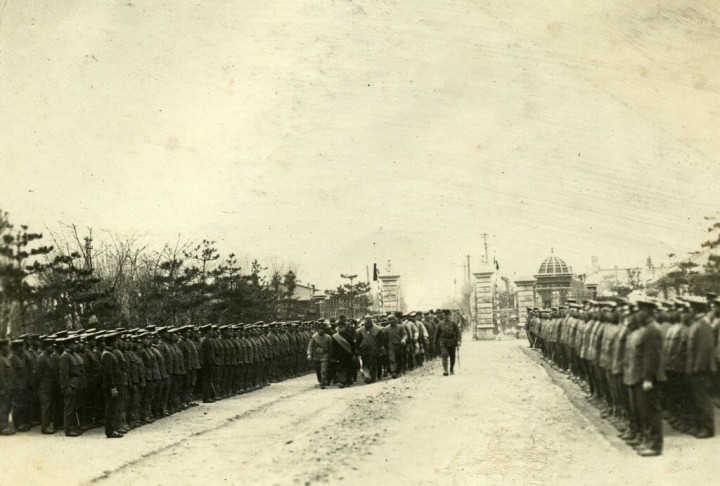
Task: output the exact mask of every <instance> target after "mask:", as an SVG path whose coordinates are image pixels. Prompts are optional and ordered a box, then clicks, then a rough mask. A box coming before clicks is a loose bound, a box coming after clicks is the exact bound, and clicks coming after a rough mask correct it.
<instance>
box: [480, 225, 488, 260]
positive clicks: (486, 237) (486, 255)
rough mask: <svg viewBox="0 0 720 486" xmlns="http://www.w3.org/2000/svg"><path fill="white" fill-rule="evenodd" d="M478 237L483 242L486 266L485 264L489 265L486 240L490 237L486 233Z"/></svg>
mask: <svg viewBox="0 0 720 486" xmlns="http://www.w3.org/2000/svg"><path fill="white" fill-rule="evenodd" d="M480 236H482V239H483V241H484V242H485V263H486V264H487V263H489V262H488V247H487V239H488V236H490V235H489V234H487V233H483V234H481V235H480Z"/></svg>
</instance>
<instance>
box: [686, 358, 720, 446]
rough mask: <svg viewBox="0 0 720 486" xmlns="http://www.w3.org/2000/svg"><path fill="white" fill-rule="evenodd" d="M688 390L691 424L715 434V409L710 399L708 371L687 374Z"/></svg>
mask: <svg viewBox="0 0 720 486" xmlns="http://www.w3.org/2000/svg"><path fill="white" fill-rule="evenodd" d="M688 378H689V383H690V391H691V393H692V395H691V396H692V401H693V403H692V408H693V414H692V417H693V419H694V420H693V424H692V425H693V426H694V427H696V428H698V429H699V430H705V431H707V432H709V433H710V435H715V409H714V408H713V404H712V401H711V399H710V393H709V390H710V386H711V381H710V380H711V378H710V373H709V372H700V373H693V374H691V375H689V377H688Z"/></svg>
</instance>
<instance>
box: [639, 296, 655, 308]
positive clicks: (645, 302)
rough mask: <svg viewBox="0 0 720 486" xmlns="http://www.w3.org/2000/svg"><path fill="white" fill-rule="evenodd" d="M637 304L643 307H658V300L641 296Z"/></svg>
mask: <svg viewBox="0 0 720 486" xmlns="http://www.w3.org/2000/svg"><path fill="white" fill-rule="evenodd" d="M635 304H636V305H637V306H638V307H641V308H643V309H657V302H656V301H654V300H652V299H650V298H640V299H638V300H636V301H635Z"/></svg>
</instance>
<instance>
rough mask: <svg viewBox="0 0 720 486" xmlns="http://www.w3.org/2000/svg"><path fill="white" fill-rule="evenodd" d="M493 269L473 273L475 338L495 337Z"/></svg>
mask: <svg viewBox="0 0 720 486" xmlns="http://www.w3.org/2000/svg"><path fill="white" fill-rule="evenodd" d="M494 273H495V272H493V271H490V270H488V271H484V272H477V273H473V276H474V277H475V289H474V291H473V300H474V301H473V303H472V304H473V306H472V307H473V308H472V310H473V322H474V323H475V329H474V332H475V336H474V337H475V339H494V338H495V332H494V331H495V325H494V318H495V283H494V280H493V275H494Z"/></svg>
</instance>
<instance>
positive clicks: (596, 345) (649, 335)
mask: <svg viewBox="0 0 720 486" xmlns="http://www.w3.org/2000/svg"><path fill="white" fill-rule="evenodd" d="M710 306H712V309H711V310H710V311H708V310H709V307H710ZM568 307H569V308H565V307H562V308H553V309H546V310H540V309H537V308H534V309H533V308H529V309H528V319H527V323H526V329H527V335H528V339H529V341H530V345H531V346H532V347H534V348H536V349H538V350H540V351H542V353H543V356H544V358H545V359H546V360H548V361H550V362H551V363H553V366H555V367H556V368H558V369H559V370H561V371H563V372H564V373H567V374H568V375H569V377H570V378H571V379H572V380H573V381H575V382H577V383H578V384H580V386H581V387H582V388H583V389H584V390H585V391H586V392H587V397H588V399H589V400H590V401H591V402H592V403H593V404H595V405H596V406H597V407H599V409H600V410H601V416H602V417H603V418H606V419H608V420H609V421H610V422H611V423H612V424H613V425H614V426H615V427H616V428H617V429H618V430H619V431H620V437H621V438H622V439H624V440H625V441H626V442H627V443H628V444H629V445H631V446H633V447H635V448H636V450H637V451H638V453H639V454H640V455H641V456H653V455H659V454H661V452H662V447H663V433H662V421H661V419H662V417H663V416H664V417H665V418H667V419H668V420H669V423H670V425H671V426H673V427H675V428H676V429H678V430H680V431H682V432H686V433H689V434H692V435H694V436H695V437H698V438H707V437H712V436H713V435H714V434H715V425H714V410H713V406H712V402H711V398H710V393H711V390H712V388H713V386H715V387H716V388H717V389H716V391H720V387H717V385H718V384H719V383H720V377H719V376H718V375H717V359H718V358H720V348H718V337H719V334H718V333H719V331H720V300H718V299H717V298H716V296H715V294H709V295H708V298H707V299H705V298H701V297H696V296H689V297H684V298H678V299H676V300H674V301H672V302H663V301H657V300H653V299H641V300H639V301H637V302H635V303H630V302H629V301H628V300H627V299H622V298H619V299H615V300H614V301H601V302H595V301H586V302H584V303H583V304H582V305H579V304H576V303H575V302H574V301H572V300H569V306H568ZM715 349H717V354H716V352H715Z"/></svg>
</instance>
